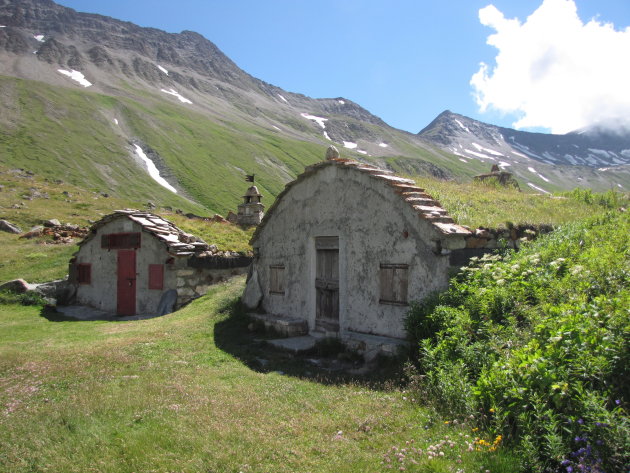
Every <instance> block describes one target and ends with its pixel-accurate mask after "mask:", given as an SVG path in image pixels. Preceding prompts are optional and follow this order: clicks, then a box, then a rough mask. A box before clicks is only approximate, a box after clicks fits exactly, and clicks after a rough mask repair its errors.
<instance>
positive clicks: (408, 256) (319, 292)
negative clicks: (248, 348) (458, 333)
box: [242, 149, 470, 349]
mask: <svg viewBox="0 0 630 473" xmlns="http://www.w3.org/2000/svg"><path fill="white" fill-rule="evenodd" d="M334 151H336V150H333V152H332V153H330V154H332V156H330V157H328V158H327V160H326V161H323V162H321V163H318V164H315V165H312V166H309V167H307V168H306V169H305V171H304V173H303V174H301V175H300V176H298V178H297V179H296V180H294V181H293V182H290V183H289V184H287V186H286V188H285V189H284V191H283V192H282V193H281V194H280V195H279V196H278V198H277V200H276V201H275V203H274V204H273V205H272V206H271V208H270V209H269V211H268V212H267V214H266V215H265V218H264V219H263V221H262V223H261V225H260V226H259V227H258V228H257V229H256V232H255V233H254V235H253V237H252V240H251V244H252V246H253V251H254V261H253V264H252V268H251V270H250V275H249V278H248V282H247V286H246V288H245V291H244V293H243V298H242V299H243V302H244V303H245V305H246V306H248V307H249V308H251V309H254V308H257V309H258V312H264V314H263V315H255V316H256V317H257V318H259V319H260V320H263V321H264V322H265V325H272V326H273V327H274V328H275V329H276V330H279V331H281V332H285V333H286V334H287V335H299V334H307V333H310V334H311V335H323V336H338V337H341V338H342V339H343V340H345V341H346V342H349V343H350V342H352V343H350V344H351V345H352V344H354V345H355V346H356V347H358V348H361V349H370V348H371V347H374V346H378V345H379V344H380V345H382V344H383V343H386V344H387V343H388V342H387V340H389V341H394V343H395V341H396V340H401V339H404V338H405V337H406V333H405V329H404V317H405V314H406V312H407V310H408V304H409V302H410V301H412V300H420V299H423V298H424V297H426V296H427V295H428V294H429V293H431V292H433V291H436V290H441V289H445V288H446V287H447V284H448V269H449V267H450V265H449V253H450V252H451V250H454V249H461V248H464V247H465V246H466V242H465V238H466V237H467V236H469V235H470V231H469V230H468V229H466V228H464V227H461V226H459V225H457V224H455V223H454V221H453V220H452V219H451V218H450V217H449V216H448V215H447V214H446V211H445V210H444V209H443V208H442V207H441V206H440V205H439V203H438V202H436V201H435V200H434V199H432V198H431V196H429V195H428V194H426V193H425V192H424V190H423V189H420V188H418V187H416V185H415V183H414V181H412V180H410V179H404V178H401V177H398V176H396V175H394V174H393V173H392V172H390V171H387V170H383V169H380V168H377V167H375V166H371V165H367V164H363V163H360V162H357V161H352V160H348V159H339V158H338V154H337V153H334ZM329 152H330V149H329ZM327 156H328V155H327Z"/></svg>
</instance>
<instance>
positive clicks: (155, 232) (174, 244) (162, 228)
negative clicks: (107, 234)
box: [79, 209, 208, 256]
mask: <svg viewBox="0 0 630 473" xmlns="http://www.w3.org/2000/svg"><path fill="white" fill-rule="evenodd" d="M119 218H127V219H129V220H131V221H132V222H135V223H137V224H138V225H140V226H141V227H142V231H144V232H146V233H148V234H150V235H152V236H154V237H155V238H157V239H158V240H160V241H161V242H162V243H164V245H165V246H166V248H167V250H168V252H169V253H171V254H172V255H175V256H191V255H193V254H196V253H198V252H202V251H206V250H207V249H208V245H207V244H206V242H204V241H203V240H202V239H201V238H199V237H196V236H194V235H191V234H190V233H186V232H184V231H183V230H181V229H180V228H178V227H177V226H175V225H174V224H173V223H171V222H169V221H168V220H166V219H165V218H162V217H160V216H159V215H155V214H152V213H149V212H143V211H140V210H133V209H124V210H115V211H114V213H111V214H109V215H106V216H104V217H103V218H102V219H100V220H99V221H98V222H96V223H94V225H92V227H91V228H90V233H89V235H88V236H87V237H86V238H85V239H84V240H83V241H81V242H80V243H79V245H84V244H85V243H87V242H88V241H90V240H91V239H92V238H94V236H95V235H96V233H97V231H98V229H99V228H101V227H103V226H104V225H106V224H108V223H109V222H112V221H114V220H116V219H119Z"/></svg>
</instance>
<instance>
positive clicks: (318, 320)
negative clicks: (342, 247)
mask: <svg viewBox="0 0 630 473" xmlns="http://www.w3.org/2000/svg"><path fill="white" fill-rule="evenodd" d="M315 250H316V269H315V294H316V296H315V298H316V303H315V306H316V307H315V329H316V330H324V331H326V332H338V331H339V238H338V237H318V238H316V239H315Z"/></svg>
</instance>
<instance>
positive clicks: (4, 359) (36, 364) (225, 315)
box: [0, 279, 518, 473]
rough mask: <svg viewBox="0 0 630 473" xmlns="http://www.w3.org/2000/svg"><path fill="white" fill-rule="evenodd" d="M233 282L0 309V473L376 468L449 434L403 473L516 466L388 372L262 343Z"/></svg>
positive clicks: (511, 469)
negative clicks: (74, 305) (160, 302)
mask: <svg viewBox="0 0 630 473" xmlns="http://www.w3.org/2000/svg"><path fill="white" fill-rule="evenodd" d="M242 284H243V280H242V279H237V280H234V281H232V282H230V283H227V284H224V285H220V286H214V287H213V288H212V289H211V291H210V293H209V294H208V295H207V296H205V297H203V298H202V299H200V300H197V301H196V302H194V303H192V304H191V305H189V306H188V307H186V308H185V309H183V310H180V311H179V312H176V313H174V314H171V315H168V316H165V317H161V318H156V319H150V320H144V321H133V322H98V321H96V322H71V321H63V320H62V319H59V318H55V315H54V314H51V313H48V312H43V313H42V312H40V311H41V309H40V308H37V307H23V306H17V305H8V306H0V385H1V386H2V389H0V410H1V411H2V412H0V470H2V471H11V472H14V473H19V472H34V471H63V472H86V471H102V472H132V471H156V472H168V471H178V472H199V471H212V472H237V471H244V472H245V471H247V472H264V471H274V472H295V471H312V472H325V471H330V472H338V471H344V472H367V471H386V470H387V468H385V466H384V463H383V462H387V459H388V458H389V459H390V460H391V459H392V458H393V456H394V453H395V452H394V451H393V450H392V447H397V448H399V449H402V448H407V449H411V447H414V446H415V447H418V448H422V449H424V450H426V448H427V446H429V445H432V444H436V443H440V442H441V441H447V440H446V439H445V436H449V438H450V439H453V440H454V442H453V447H449V446H448V445H447V446H444V444H441V447H440V448H441V449H442V450H445V452H444V453H445V455H444V457H440V458H438V459H436V460H428V459H427V457H426V454H422V455H420V454H416V453H413V452H411V451H410V453H409V455H408V456H407V457H406V459H405V460H403V461H404V462H405V464H406V465H407V467H408V471H418V472H425V471H435V472H454V471H455V470H456V468H458V467H460V466H462V467H465V468H466V471H479V470H480V469H485V468H491V469H492V471H493V472H501V471H503V472H506V473H507V472H514V471H518V459H515V458H514V457H513V456H512V455H511V454H510V452H509V450H505V449H502V448H501V449H499V450H498V451H497V452H472V453H470V452H468V451H467V447H466V445H465V440H469V439H466V437H465V435H468V436H469V438H470V435H471V434H472V433H471V426H470V425H464V426H460V425H458V426H452V425H451V424H445V423H444V421H443V420H441V419H440V418H439V417H438V416H437V415H435V414H434V413H432V412H431V411H429V410H427V409H424V408H421V407H417V406H416V405H415V404H414V403H412V402H411V400H410V399H409V400H406V394H405V393H404V392H401V391H400V390H399V389H397V388H395V387H392V386H395V385H396V384H397V382H396V380H393V382H389V383H383V382H380V383H378V384H376V385H374V384H371V383H368V382H367V380H350V379H340V378H336V377H332V376H330V375H329V374H326V373H325V372H318V371H317V369H316V368H314V367H310V366H307V365H306V362H305V361H304V360H301V361H300V360H297V359H295V358H294V357H286V356H283V355H279V354H274V353H268V352H266V351H265V349H264V348H260V347H259V346H258V345H257V344H256V343H254V342H253V337H254V336H255V335H252V334H249V333H248V331H247V329H246V326H247V320H246V319H244V318H243V315H242V314H241V312H240V311H239V309H238V304H236V302H235V298H237V297H238V295H239V294H240V292H241V291H242V287H243V286H242ZM261 357H264V358H267V359H268V360H269V364H268V365H266V367H265V368H261V367H260V366H261V365H260V363H259V360H260V358H261ZM280 371H282V372H284V373H287V374H282V373H281V372H280ZM388 386H389V387H388ZM460 434H461V436H460ZM407 442H410V443H409V444H408V443H407ZM460 455H461V457H462V459H463V460H462V461H463V463H462V464H461V465H460V464H459V463H457V458H458V456H460ZM411 458H414V461H417V462H418V463H419V465H414V464H413V463H412V462H411ZM393 461H394V463H395V464H397V463H398V459H396V458H394V459H393Z"/></svg>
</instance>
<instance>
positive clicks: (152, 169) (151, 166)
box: [134, 145, 177, 194]
mask: <svg viewBox="0 0 630 473" xmlns="http://www.w3.org/2000/svg"><path fill="white" fill-rule="evenodd" d="M134 146H135V147H136V156H138V157H139V158H140V159H142V161H144V163H145V164H146V165H147V171H148V172H149V176H151V177H152V178H153V180H154V181H155V182H157V183H158V184H160V185H161V186H163V187H166V188H167V189H168V190H169V191H171V192H173V193H175V194H177V189H175V188H174V187H173V186H172V185H170V184H169V183H168V182H167V181H166V179H164V178H163V177H162V176H160V171H158V168H157V167H156V166H155V163H154V162H153V161H152V160H151V159H150V158H148V157H147V155H146V154H145V153H144V150H143V149H142V147H140V146H139V145H134Z"/></svg>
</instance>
